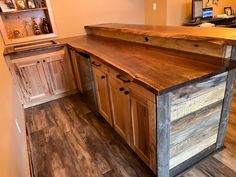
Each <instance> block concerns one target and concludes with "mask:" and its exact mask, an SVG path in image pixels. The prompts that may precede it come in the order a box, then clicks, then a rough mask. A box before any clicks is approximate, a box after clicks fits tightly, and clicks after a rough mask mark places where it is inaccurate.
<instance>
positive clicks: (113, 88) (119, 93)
mask: <svg viewBox="0 0 236 177" xmlns="http://www.w3.org/2000/svg"><path fill="white" fill-rule="evenodd" d="M109 89H110V99H111V106H112V118H113V125H114V128H115V130H116V131H117V132H118V133H119V134H120V135H121V136H122V137H123V138H124V139H125V140H126V141H127V143H128V144H130V133H131V132H130V130H131V120H130V96H129V91H128V89H127V88H125V87H124V84H123V83H122V82H121V81H120V80H118V79H117V78H114V77H109Z"/></svg>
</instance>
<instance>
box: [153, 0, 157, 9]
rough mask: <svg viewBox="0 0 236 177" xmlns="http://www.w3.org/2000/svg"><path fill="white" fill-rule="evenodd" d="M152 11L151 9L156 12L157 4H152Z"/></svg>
mask: <svg viewBox="0 0 236 177" xmlns="http://www.w3.org/2000/svg"><path fill="white" fill-rule="evenodd" d="M152 9H153V10H157V3H155V2H154V3H153V4H152Z"/></svg>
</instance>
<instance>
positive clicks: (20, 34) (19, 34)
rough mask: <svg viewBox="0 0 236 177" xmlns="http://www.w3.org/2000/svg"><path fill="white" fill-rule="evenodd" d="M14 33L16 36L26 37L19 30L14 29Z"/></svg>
mask: <svg viewBox="0 0 236 177" xmlns="http://www.w3.org/2000/svg"><path fill="white" fill-rule="evenodd" d="M13 35H14V38H21V37H24V35H23V34H22V33H21V32H20V31H19V30H14V31H13Z"/></svg>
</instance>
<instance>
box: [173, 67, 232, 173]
mask: <svg viewBox="0 0 236 177" xmlns="http://www.w3.org/2000/svg"><path fill="white" fill-rule="evenodd" d="M227 76H228V72H225V73H223V74H219V75H216V76H214V77H211V78H209V79H206V80H204V81H201V82H198V83H195V84H191V85H188V86H185V87H183V88H180V89H178V90H175V91H173V92H170V93H171V94H170V95H171V96H170V98H171V101H170V103H171V107H170V109H171V119H170V120H171V126H170V169H173V168H174V167H176V166H177V165H180V164H181V163H183V162H185V161H186V160H188V159H190V158H192V157H194V156H195V155H197V154H198V153H200V152H201V151H203V150H204V149H207V148H209V147H211V146H212V145H214V144H216V142H217V137H218V131H219V124H220V120H221V112H222V107H223V101H224V98H225V90H226V80H227Z"/></svg>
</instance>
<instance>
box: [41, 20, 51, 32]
mask: <svg viewBox="0 0 236 177" xmlns="http://www.w3.org/2000/svg"><path fill="white" fill-rule="evenodd" d="M41 30H42V33H44V34H49V33H50V31H49V25H48V21H47V19H46V18H42V24H41Z"/></svg>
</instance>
